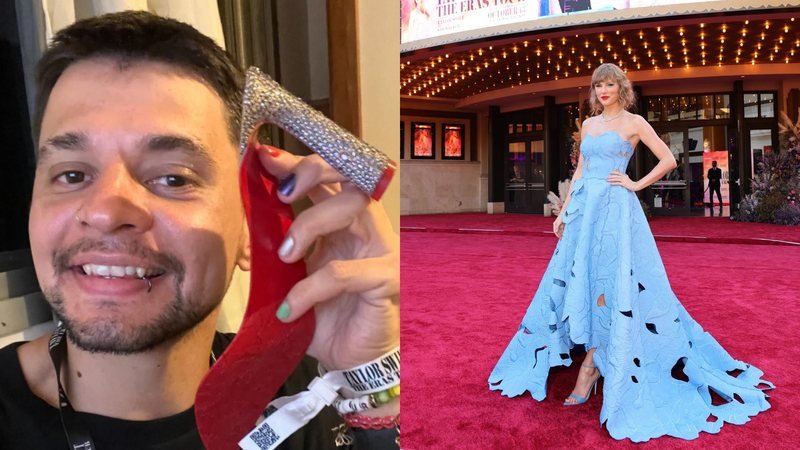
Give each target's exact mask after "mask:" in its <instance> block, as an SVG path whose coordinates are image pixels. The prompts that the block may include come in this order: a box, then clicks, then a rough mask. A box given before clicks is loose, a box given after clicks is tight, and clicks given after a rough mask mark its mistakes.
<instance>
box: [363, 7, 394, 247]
mask: <svg viewBox="0 0 800 450" xmlns="http://www.w3.org/2000/svg"><path fill="white" fill-rule="evenodd" d="M399 23H400V22H399V17H398V9H397V3H396V2H391V1H374V0H363V1H359V3H358V56H359V78H360V81H361V86H360V97H361V131H362V138H363V139H364V140H365V141H366V142H369V143H370V144H372V145H374V146H375V147H377V148H379V149H381V150H383V152H384V153H386V154H387V155H389V157H390V158H392V159H393V160H394V161H400V143H399V141H398V136H399V135H400V25H399ZM398 169H399V167H398ZM401 176H402V174H401V173H400V171H399V170H398V172H397V173H395V177H394V180H393V181H392V183H391V184H390V185H389V188H388V189H387V190H386V193H385V194H384V195H383V200H382V202H383V206H384V208H386V211H387V213H388V214H389V217H390V219H391V221H392V225H393V226H394V229H395V231H398V232H399V230H400V178H401Z"/></svg>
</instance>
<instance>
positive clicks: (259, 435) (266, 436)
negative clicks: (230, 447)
mask: <svg viewBox="0 0 800 450" xmlns="http://www.w3.org/2000/svg"><path fill="white" fill-rule="evenodd" d="M280 442H281V437H280V436H278V434H277V433H276V432H275V430H273V429H272V427H271V426H270V425H269V422H266V421H264V422H262V423H261V425H259V426H258V427H257V428H256V429H255V430H253V431H252V432H251V433H250V434H249V435H247V437H246V438H244V439H243V440H242V442H240V443H239V446H240V447H241V448H243V449H245V450H251V449H252V450H256V449H257V450H270V449H272V448H273V446H275V445H276V444H278V443H280Z"/></svg>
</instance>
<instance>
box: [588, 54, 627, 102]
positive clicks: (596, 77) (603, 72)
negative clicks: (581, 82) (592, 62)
mask: <svg viewBox="0 0 800 450" xmlns="http://www.w3.org/2000/svg"><path fill="white" fill-rule="evenodd" d="M608 80H611V81H613V82H615V83H617V85H618V86H619V101H620V103H621V104H622V109H625V110H627V109H629V108H630V107H631V106H633V103H634V102H635V101H636V94H635V93H634V92H633V86H632V85H631V81H630V80H629V79H628V77H627V76H625V72H623V71H622V69H620V68H619V67H618V66H617V65H616V64H611V63H605V64H601V65H599V66H598V67H597V69H595V70H594V73H592V85H591V87H590V88H589V105H590V106H591V108H592V114H594V115H597V114H600V112H602V111H603V105H602V104H601V103H600V100H598V99H597V93H595V91H594V85H595V84H597V83H600V82H603V81H608Z"/></svg>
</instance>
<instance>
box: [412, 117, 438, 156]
mask: <svg viewBox="0 0 800 450" xmlns="http://www.w3.org/2000/svg"><path fill="white" fill-rule="evenodd" d="M411 132H412V133H413V135H412V137H413V139H414V141H413V143H412V145H411V158H412V159H434V158H436V154H435V153H434V151H433V143H434V142H436V141H435V139H436V125H435V124H434V123H427V122H412V123H411Z"/></svg>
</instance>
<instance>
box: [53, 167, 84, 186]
mask: <svg viewBox="0 0 800 450" xmlns="http://www.w3.org/2000/svg"><path fill="white" fill-rule="evenodd" d="M57 180H58V181H60V182H62V183H66V184H76V183H83V182H84V181H85V180H86V174H85V173H83V172H78V171H77V170H69V171H67V172H64V173H62V174H61V175H59V176H58V178H57Z"/></svg>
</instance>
